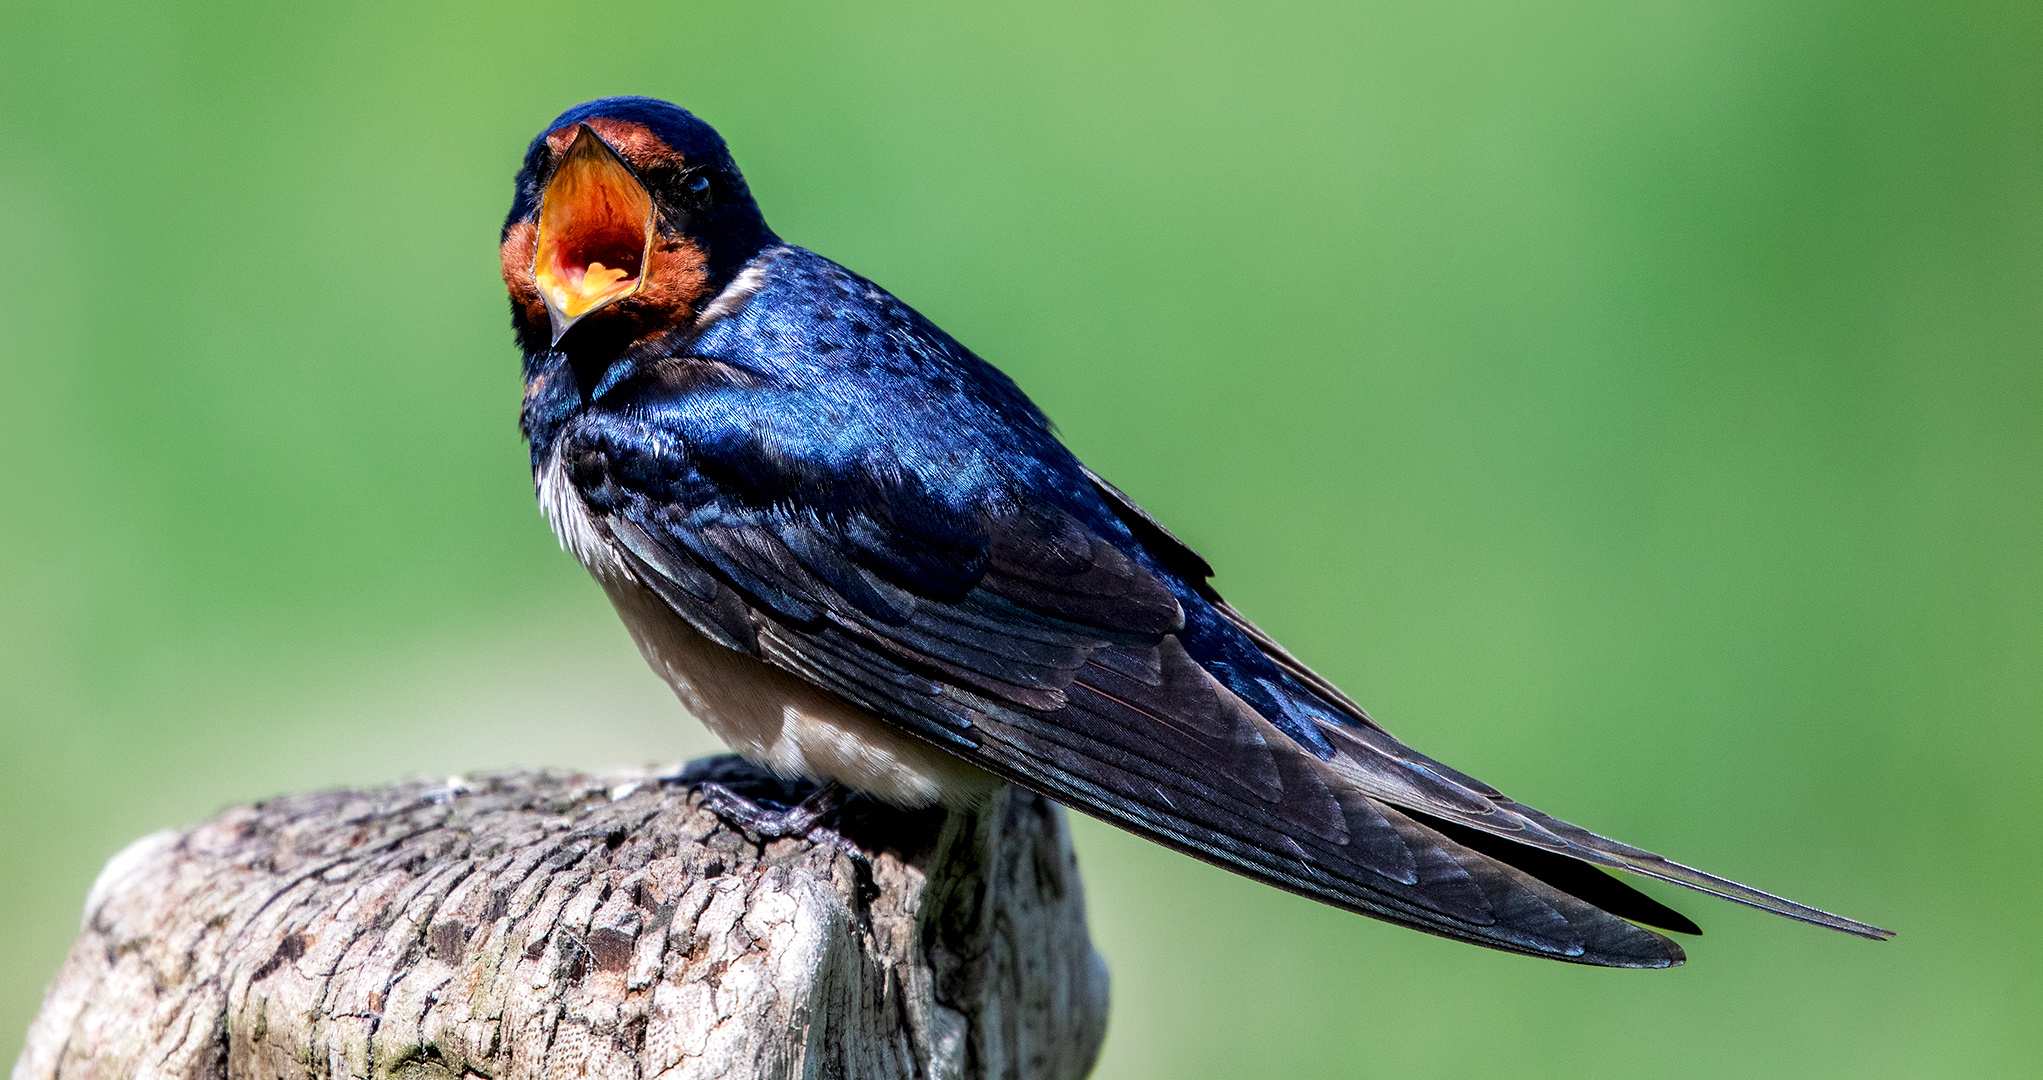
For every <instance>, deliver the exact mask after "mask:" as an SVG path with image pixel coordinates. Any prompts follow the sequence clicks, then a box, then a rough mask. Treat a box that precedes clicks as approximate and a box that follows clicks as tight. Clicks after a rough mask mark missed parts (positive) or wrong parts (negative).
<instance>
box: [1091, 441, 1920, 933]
mask: <svg viewBox="0 0 2043 1080" xmlns="http://www.w3.org/2000/svg"><path fill="white" fill-rule="evenodd" d="M1085 475H1086V478H1087V479H1088V480H1090V481H1091V482H1092V484H1093V486H1094V488H1095V490H1097V491H1098V492H1099V494H1100V496H1101V497H1102V498H1103V499H1105V500H1106V502H1107V504H1108V505H1109V506H1110V507H1111V508H1112V509H1113V511H1114V513H1115V514H1116V515H1117V516H1119V517H1120V518H1121V520H1122V521H1123V522H1124V523H1125V524H1126V525H1127V526H1128V528H1129V530H1130V531H1131V533H1133V535H1134V536H1135V538H1136V539H1137V540H1138V541H1140V542H1141V543H1143V544H1144V546H1145V547H1147V548H1148V549H1149V550H1150V551H1152V552H1154V553H1155V555H1156V557H1157V559H1158V560H1159V561H1160V562H1161V563H1163V565H1165V566H1167V567H1169V568H1170V569H1171V570H1173V571H1174V572H1176V573H1178V574H1179V575H1180V576H1181V577H1183V578H1185V579H1186V580H1187V581H1189V582H1192V583H1193V587H1194V588H1195V589H1197V590H1198V591H1199V592H1200V594H1201V595H1202V597H1203V598H1205V599H1206V600H1208V602H1210V603H1211V604H1212V605H1213V607H1214V608H1215V610H1217V611H1218V612H1220V614H1221V615H1222V616H1223V617H1225V618H1226V619H1227V621H1228V622H1229V623H1231V624H1232V625H1233V626H1234V627H1235V628H1236V629H1238V630H1240V631H1241V632H1242V633H1243V634H1245V635H1246V636H1247V637H1248V638H1249V639H1250V640H1251V641H1253V642H1255V644H1256V647H1257V648H1258V649H1260V650H1261V651H1262V653H1263V654H1264V655H1265V656H1266V657H1268V658H1269V660H1270V661H1271V662H1272V663H1274V664H1276V665H1277V666H1278V667H1280V668H1282V669H1283V670H1284V672H1285V673H1286V674H1288V675H1290V676H1291V677H1293V678H1294V679H1296V680H1298V681H1299V682H1300V683H1302V684H1304V685H1305V686H1306V687H1308V688H1309V689H1310V690H1311V692H1312V693H1313V694H1314V695H1315V696H1316V697H1318V698H1319V699H1320V700H1321V701H1323V702H1324V703H1326V704H1327V705H1329V706H1331V707H1332V708H1333V709H1335V710H1337V711H1339V712H1340V713H1342V714H1343V718H1344V719H1346V720H1348V721H1352V723H1348V724H1342V723H1335V724H1324V725H1322V727H1323V730H1325V731H1327V732H1328V734H1329V736H1330V738H1332V739H1333V740H1334V741H1335V742H1336V743H1337V744H1341V745H1342V748H1343V749H1344V750H1350V749H1352V744H1353V743H1355V742H1362V743H1365V744H1367V747H1368V749H1369V750H1374V751H1377V752H1378V753H1379V754H1381V755H1382V756H1383V757H1384V758H1387V759H1388V760H1390V761H1401V762H1403V763H1405V764H1407V765H1410V766H1412V767H1414V768H1417V769H1420V770H1422V771H1423V772H1425V773H1428V774H1431V775H1434V776H1438V777H1441V778H1443V779H1447V780H1449V781H1451V782H1452V783H1453V784H1455V785H1456V786H1458V787H1460V788H1461V789H1463V790H1464V791H1470V792H1475V793H1478V794H1480V795H1481V797H1482V800H1483V801H1484V802H1487V803H1488V804H1489V805H1488V807H1483V806H1481V805H1478V804H1476V803H1474V802H1470V803H1467V804H1464V805H1463V806H1461V807H1453V808H1446V810H1447V812H1446V813H1444V814H1443V817H1444V819H1445V821H1446V823H1447V824H1448V825H1449V826H1450V827H1449V829H1448V830H1447V831H1448V832H1449V833H1450V835H1455V836H1458V837H1460V838H1461V839H1462V840H1463V841H1464V842H1468V843H1471V844H1472V845H1474V846H1477V847H1478V848H1479V849H1481V850H1484V851H1486V852H1490V853H1492V854H1494V855H1497V856H1498V857H1501V858H1505V859H1507V860H1514V859H1516V860H1526V859H1533V860H1537V861H1538V863H1539V865H1541V866H1553V865H1554V864H1552V863H1550V862H1547V861H1546V860H1543V859H1538V857H1537V856H1533V855H1530V854H1528V852H1527V848H1526V847H1525V846H1524V845H1530V846H1531V848H1533V849H1539V850H1542V851H1545V852H1551V853H1554V854H1557V855H1564V856H1567V857H1569V858H1572V859H1579V860H1581V861H1583V862H1587V863H1593V864H1595V865H1598V866H1606V867H1610V868H1612V869H1616V870H1629V871H1631V872H1632V873H1635V874H1640V875H1643V876H1645V877H1650V878H1656V879H1658V880H1661V881H1666V882H1671V883H1673V884H1676V885H1683V886H1686V887H1688V888H1691V889H1695V890H1697V891H1698V892H1704V893H1709V894H1710V895H1712V896H1720V897H1723V898H1724V899H1726V900H1734V901H1737V902H1738V903H1741V904H1747V905H1750V906H1752V907H1756V908H1760V909H1762V910H1765V911H1771V912H1774V913H1775V914H1778V915H1784V916H1787V917H1788V918H1791V919H1797V920H1800V921H1802V922H1807V923H1813V924H1815V925H1817V926H1824V927H1828V928H1830V929H1833V930H1840V931H1843V932H1845V933H1848V934H1854V935H1857V936H1859V937H1865V938H1872V939H1875V940H1885V939H1886V938H1888V937H1891V936H1892V935H1891V934H1890V933H1889V932H1888V931H1885V930H1882V929H1880V928H1879V927H1876V926H1871V925H1868V924H1866V923H1862V922H1859V921H1857V920H1854V919H1847V918H1844V917H1843V916H1839V915H1833V914H1831V913H1830V912H1827V911H1823V910H1821V909H1820V908H1813V907H1810V906H1808V905H1806V904H1799V903H1796V902H1795V901H1793V900H1789V899H1787V898H1785V897H1780V896H1775V895H1774V894H1772V893H1768V892H1763V891H1761V890H1759V889H1755V888H1752V887H1751V886H1749V885H1742V884H1740V883H1738V882H1736V881H1732V880H1730V879H1728V878H1722V877H1718V876H1717V875H1715V874H1711V873H1708V872H1705V871H1702V870H1697V869H1695V868H1694V867H1692V866H1684V865H1682V864H1681V863H1678V862H1674V861H1673V860H1671V859H1667V858H1664V857H1662V856H1660V855H1656V854H1654V853H1653V852H1650V851H1646V850H1644V849H1642V848H1636V847H1633V846H1631V845H1629V844H1625V843H1622V842H1620V841H1617V840H1612V839H1610V838H1609V837H1607V836H1600V835H1598V834H1596V833H1593V832H1590V831H1589V830H1587V829H1584V828H1582V827H1580V826H1578V825H1574V824H1571V823H1569V822H1566V821H1563V820H1561V819H1559V818H1556V817H1553V816H1551V815H1548V814H1544V813H1541V812H1540V811H1538V810H1535V809H1533V808H1531V807H1529V806H1526V805H1524V804H1523V803H1519V802H1517V801H1515V800H1513V799H1510V798H1508V797H1506V796H1505V795H1504V794H1503V793H1502V792H1500V791H1498V790H1496V789H1495V788H1492V787H1490V786H1489V785H1487V784H1484V783H1483V782H1481V781H1479V780H1477V779H1475V778H1474V777H1471V776H1468V775H1467V774H1465V773H1462V772H1459V771H1457V770H1455V769H1453V768H1450V767H1448V766H1446V765H1443V764H1441V763H1440V762H1437V761H1434V760H1433V759H1432V758H1429V757H1426V756H1425V755H1423V754H1420V753H1419V752H1417V751H1415V750H1413V749H1411V748H1410V747H1408V746H1405V745H1404V744H1403V743H1400V742H1398V741H1397V740H1396V739H1395V738H1392V737H1391V736H1390V734H1389V733H1388V732H1386V731H1384V730H1383V728H1382V727H1381V726H1379V725H1378V724H1377V723H1376V722H1375V721H1374V720H1371V719H1370V718H1369V715H1368V713H1366V712H1364V711H1363V709H1362V707H1361V706H1360V705H1357V704H1356V703H1355V702H1354V701H1353V700H1351V699H1350V698H1349V697H1348V696H1347V695H1346V694H1344V693H1342V692H1341V690H1340V688H1338V687H1336V686H1335V685H1334V684H1333V683H1331V682H1329V681H1327V680H1326V679H1325V678H1322V677H1321V676H1320V675H1319V674H1318V673H1317V672H1314V671H1313V670H1312V669H1311V668H1309V667H1307V666H1305V664H1304V663H1303V662H1302V661H1300V660H1299V659H1298V658H1297V657H1295V656H1293V655H1292V654H1291V653H1290V651H1289V650H1287V649H1285V648H1284V646H1283V645H1281V644H1279V643H1278V642H1277V640H1276V639H1275V638H1272V637H1271V636H1270V635H1269V634H1267V633H1265V632H1263V630H1262V628H1260V627H1258V626H1256V624H1254V623H1253V622H1250V621H1249V619H1248V617H1247V616H1245V615H1243V614H1242V613H1241V612H1239V611H1237V610H1235V608H1234V606H1233V605H1231V604H1229V603H1228V602H1227V601H1225V600H1223V599H1221V598H1220V596H1219V594H1217V593H1215V592H1214V591H1213V590H1212V588H1211V587H1210V586H1208V585H1207V584H1206V582H1205V579H1207V578H1210V577H1211V576H1212V574H1213V571H1212V568H1211V567H1210V566H1209V565H1208V564H1207V563H1206V560H1204V559H1203V558H1200V557H1199V555H1198V554H1197V553H1196V552H1194V551H1192V549H1191V548H1190V547H1188V546H1186V544H1185V543H1184V542H1183V541H1181V540H1179V539H1178V538H1177V537H1176V536H1175V535H1174V534H1172V533H1171V531H1170V530H1169V529H1167V528H1165V527H1164V526H1163V524H1162V523H1161V522H1159V521H1157V520H1156V519H1155V518H1154V517H1152V516H1151V515H1150V514H1149V512H1148V511H1146V510H1144V509H1142V507H1140V506H1139V505H1137V504H1136V503H1135V501H1134V500H1133V499H1131V498H1129V497H1128V495H1127V494H1126V493H1125V492H1123V491H1121V490H1120V489H1119V488H1117V487H1115V486H1114V485H1112V484H1110V483H1108V482H1107V481H1106V480H1105V479H1103V478H1101V477H1100V476H1099V475H1098V474H1097V473H1094V472H1092V471H1091V470H1090V469H1087V470H1086V472H1085ZM1342 757H1344V758H1346V759H1347V760H1349V761H1369V760H1372V758H1371V755H1370V754H1369V753H1367V752H1364V753H1360V754H1356V753H1347V754H1343V755H1342ZM1349 771H1351V772H1353V771H1354V770H1352V769H1351V770H1349ZM1364 772H1365V774H1364V775H1360V776H1356V777H1354V779H1355V780H1356V782H1357V783H1359V784H1360V785H1361V786H1362V787H1363V789H1364V790H1367V791H1370V793H1371V794H1376V795H1379V796H1380V797H1383V798H1386V799H1388V800H1389V801H1391V802H1393V803H1395V804H1397V805H1399V806H1403V807H1405V808H1406V809H1408V810H1414V811H1419V812H1421V813H1425V812H1434V813H1439V812H1441V811H1442V809H1443V808H1442V807H1440V806H1438V805H1429V804H1421V803H1413V802H1411V801H1408V800H1407V799H1405V798H1402V797H1401V793H1400V792H1398V791H1395V790H1389V791H1386V790H1382V789H1381V785H1380V784H1379V783H1378V782H1376V780H1377V778H1376V777H1373V776H1370V775H1367V770H1365V771H1364ZM1455 826H1458V827H1460V828H1461V829H1463V830H1466V829H1474V830H1476V831H1477V832H1479V833H1483V834H1487V835H1488V836H1491V837H1496V838H1499V839H1502V840H1505V841H1508V842H1509V843H1507V844H1506V845H1503V846H1499V845H1496V844H1494V843H1484V842H1483V840H1482V838H1481V837H1470V836H1467V835H1465V833H1463V832H1457V831H1455V829H1454V827H1455ZM1556 869H1557V870H1559V871H1561V872H1564V873H1565V872H1568V871H1567V868H1566V867H1556ZM1542 876H1544V875H1542ZM1563 887H1567V886H1566V885H1563ZM1588 887H1589V888H1591V889H1598V888H1601V883H1600V882H1595V881H1593V880H1592V881H1590V882H1589V883H1588ZM1577 894H1578V895H1581V893H1580V891H1579V890H1577ZM1605 906H1610V905H1608V904H1606V905H1605ZM1625 914H1627V915H1628V916H1629V917H1632V918H1641V919H1642V921H1645V922H1648V923H1650V924H1651V925H1654V926H1660V927H1665V928H1669V929H1682V930H1687V931H1689V932H1698V933H1699V932H1700V931H1695V930H1693V929H1692V924H1691V925H1690V926H1687V927H1683V926H1678V925H1670V924H1669V923H1666V922H1660V921H1656V920H1655V919H1654V918H1652V917H1651V916H1650V915H1644V916H1642V914H1640V913H1634V912H1625ZM1677 917H1678V916H1677ZM1682 921H1683V922H1684V923H1685V922H1686V921H1687V920H1685V919H1684V920H1682Z"/></svg>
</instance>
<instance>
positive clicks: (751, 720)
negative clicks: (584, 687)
mask: <svg viewBox="0 0 2043 1080" xmlns="http://www.w3.org/2000/svg"><path fill="white" fill-rule="evenodd" d="M597 579H598V580H599V581H601V582H602V584H603V591H604V592H606V593H608V594H609V595H610V602H611V604H612V605H614V606H615V607H616V608H617V614H618V615H619V616H621V617H622V618H623V619H624V625H625V627H626V628H627V629H629V630H630V631H631V636H632V640H634V641H636V642H638V648H639V652H641V653H643V654H644V655H645V658H646V663H648V664H651V665H652V667H653V670H654V671H656V672H658V673H659V675H660V677H661V678H663V679H665V680H667V684H668V685H669V686H672V687H673V688H674V694H675V696H677V697H679V698H680V699H681V704H682V705H683V706H685V707H686V708H687V709H688V711H689V712H691V713H693V714H694V715H695V717H696V718H697V719H699V720H701V721H702V723H703V725H704V726H706V727H708V728H709V729H710V730H711V731H713V732H715V733H716V736H717V737H718V738H720V739H722V740H723V741H724V743H725V744H726V745H728V746H729V747H730V748H731V749H732V750H735V751H737V752H738V753H739V754H742V755H744V756H745V757H747V758H750V759H751V760H753V761H756V762H758V763H760V764H761V765H764V766H766V767H767V768H769V769H772V770H773V771H774V772H776V773H778V774H780V775H782V776H790V777H792V776H804V777H808V778H810V779H812V780H839V781H842V782H843V783H844V784H846V785H848V786H850V787H852V788H854V789H856V790H858V791H863V792H865V793H867V794H869V795H874V796H877V797H878V798H881V799H884V800H886V801H888V802H890V803H894V804H896V805H898V806H906V807H919V806H928V805H931V804H932V803H942V804H944V805H946V806H950V807H965V806H976V805H978V804H980V803H982V802H984V801H985V800H986V798H987V796H989V795H991V794H992V792H993V790H994V789H995V788H997V787H998V786H999V783H1000V781H999V780H998V779H996V778H995V777H994V776H993V775H992V774H990V773H987V772H985V771H983V770H981V769H978V768H976V767H974V766H972V765H970V764H967V763H966V762H964V761H961V760H959V759H958V758H955V757H952V756H951V755H949V754H946V753H944V752H943V751H941V750H938V749H937V748H935V747H933V746H931V745H929V744H927V743H925V742H922V741H921V740H919V739H916V738H915V737H913V736H911V735H904V734H901V733H900V732H898V731H896V730H894V729H893V728H891V727H888V726H887V724H886V723H885V722H883V721H881V720H880V719H878V718H877V717H875V716H873V715H872V714H871V713H869V712H866V711H865V710H864V709H861V708H859V707H858V706H856V705H853V704H851V703H850V702H847V701H845V700H844V699H842V698H840V697H837V696H836V695H835V694H831V693H829V692H828V691H825V690H821V689H818V688H816V687H814V686H811V685H809V684H808V683H806V682H803V681H802V680H800V679H798V678H795V677H794V676H793V675H790V674H788V673H787V672H785V671H782V670H780V669H779V668H776V667H773V666H771V665H769V664H767V663H765V662H764V661H761V660H757V659H754V658H753V657H750V656H747V655H745V654H743V653H740V652H738V651H736V650H734V649H727V648H725V647H723V646H722V645H719V644H717V643H716V642H714V641H711V640H709V639H708V638H706V637H703V636H702V634H701V633H699V632H697V631H696V629H695V628H694V627H692V626H690V625H688V623H687V621H685V620H683V619H682V618H681V617H680V616H678V615H676V614H674V612H673V611H672V609H670V608H668V607H667V605H666V604H665V603H664V602H662V601H661V600H660V598H659V597H658V596H656V595H654V594H653V593H652V591H651V590H648V589H647V588H645V587H644V586H642V585H639V584H637V583H635V582H630V581H623V580H618V579H616V578H612V577H609V576H607V575H597Z"/></svg>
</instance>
